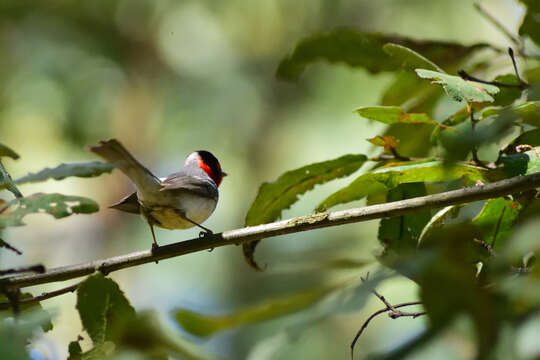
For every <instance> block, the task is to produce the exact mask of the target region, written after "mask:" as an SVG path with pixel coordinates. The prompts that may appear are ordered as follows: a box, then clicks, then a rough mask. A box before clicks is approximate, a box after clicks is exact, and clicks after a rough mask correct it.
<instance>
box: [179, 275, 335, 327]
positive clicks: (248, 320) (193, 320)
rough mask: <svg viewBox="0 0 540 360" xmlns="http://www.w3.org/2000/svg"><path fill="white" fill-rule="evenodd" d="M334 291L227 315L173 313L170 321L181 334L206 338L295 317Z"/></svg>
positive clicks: (281, 299)
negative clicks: (236, 329)
mask: <svg viewBox="0 0 540 360" xmlns="http://www.w3.org/2000/svg"><path fill="white" fill-rule="evenodd" d="M336 288H337V286H336V285H329V286H328V285H327V286H323V287H321V288H317V289H312V290H308V291H302V292H298V293H295V294H290V295H285V296H281V297H277V298H273V299H269V300H265V301H263V302H261V303H259V304H255V305H252V306H249V307H246V308H244V309H241V310H239V311H237V312H234V313H232V314H228V315H206V314H201V313H198V312H193V311H191V310H188V309H177V310H175V311H174V317H175V319H176V321H177V322H178V324H180V325H181V326H182V327H183V328H184V330H186V331H188V332H189V333H191V334H194V335H197V336H209V335H212V334H213V333H215V332H217V331H222V330H225V329H228V328H231V327H237V326H242V325H248V324H253V323H257V322H261V321H265V320H269V319H273V318H276V317H279V316H284V315H288V314H291V313H295V312H297V311H300V310H302V309H304V308H307V307H309V306H311V305H313V304H314V303H315V302H317V301H318V300H320V299H321V298H322V297H324V296H326V295H328V294H329V293H330V292H332V291H333V290H335V289H336Z"/></svg>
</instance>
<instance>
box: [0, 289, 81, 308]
mask: <svg viewBox="0 0 540 360" xmlns="http://www.w3.org/2000/svg"><path fill="white" fill-rule="evenodd" d="M79 284H80V283H77V284H74V285H71V286H68V287H65V288H62V289H58V290H54V291H49V292H44V293H42V294H41V295H38V296H34V297H31V298H27V299H22V300H19V302H18V303H19V305H27V304H33V303H36V302H40V301H42V300H47V299H50V298H53V297H56V296H60V295H63V294H67V293H68V292H74V291H75V290H77V287H79ZM11 307H12V304H11V303H10V302H4V303H0V310H6V309H9V308H11Z"/></svg>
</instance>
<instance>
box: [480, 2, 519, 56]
mask: <svg viewBox="0 0 540 360" xmlns="http://www.w3.org/2000/svg"><path fill="white" fill-rule="evenodd" d="M474 7H475V8H476V10H478V12H479V13H480V14H481V15H483V16H484V17H485V18H486V19H487V20H488V21H490V22H491V23H492V24H493V25H495V27H496V28H497V29H499V30H500V31H501V32H502V33H503V34H504V35H506V37H507V38H508V39H510V41H512V42H513V43H514V44H516V46H517V47H518V49H521V48H522V47H523V44H522V42H521V40H520V39H519V37H517V36H516V35H514V34H512V33H511V32H510V30H508V29H507V28H506V27H505V26H504V25H503V24H502V23H501V22H500V21H499V20H497V19H496V18H495V17H494V16H493V15H491V14H490V13H488V12H487V11H486V10H485V9H484V8H483V7H482V5H480V4H479V3H474Z"/></svg>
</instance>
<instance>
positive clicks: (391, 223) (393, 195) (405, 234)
mask: <svg viewBox="0 0 540 360" xmlns="http://www.w3.org/2000/svg"><path fill="white" fill-rule="evenodd" d="M425 195H427V192H426V186H425V184H424V183H420V182H417V183H407V184H400V185H398V186H397V187H395V188H393V189H391V190H390V191H389V192H388V195H387V198H386V201H387V202H391V201H399V200H405V199H410V198H414V197H419V196H425ZM430 218H431V212H430V211H429V210H424V211H417V212H415V213H414V214H408V215H403V216H395V217H392V218H386V219H382V220H381V222H380V223H379V234H378V238H379V241H380V242H381V243H382V244H383V246H384V248H385V249H391V250H392V251H394V252H395V253H397V254H401V253H405V252H408V251H412V250H415V249H416V247H417V245H418V240H419V237H420V234H421V232H422V229H423V228H424V227H425V226H426V224H427V223H428V222H429V220H430Z"/></svg>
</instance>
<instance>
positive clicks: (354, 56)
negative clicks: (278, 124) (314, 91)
mask: <svg viewBox="0 0 540 360" xmlns="http://www.w3.org/2000/svg"><path fill="white" fill-rule="evenodd" d="M386 43H394V44H399V45H403V46H406V47H407V48H410V49H412V50H414V51H416V52H418V53H421V54H422V55H423V56H425V57H426V58H428V59H431V60H432V61H433V62H435V63H438V64H441V65H444V64H448V63H449V62H453V61H455V59H456V58H461V57H463V56H464V54H469V53H471V52H472V51H474V50H476V49H480V48H484V47H486V46H487V45H486V44H475V45H472V46H463V45H460V44H457V43H450V42H439V41H417V40H413V39H409V38H405V37H399V36H395V35H391V36H389V35H384V34H377V33H366V32H361V31H358V30H355V29H351V28H339V29H335V30H332V31H329V32H326V33H319V34H315V35H312V36H309V37H307V38H305V39H303V40H301V41H300V42H299V43H298V44H297V45H296V48H295V49H294V51H293V53H292V54H291V55H289V56H287V57H286V58H284V59H283V60H282V61H281V62H280V64H279V67H278V70H277V76H278V77H280V78H282V79H286V80H296V79H298V78H299V76H300V75H301V74H302V72H303V71H304V70H305V68H306V67H307V65H309V64H310V63H312V62H315V61H318V60H326V61H328V62H331V63H344V64H347V65H349V66H352V67H362V68H364V69H366V70H367V71H369V72H371V73H378V72H380V71H396V70H399V69H400V68H401V66H400V65H401V64H400V61H399V60H396V59H394V58H392V57H390V56H388V55H387V54H386V53H385V52H384V51H383V49H382V46H383V45H384V44H386Z"/></svg>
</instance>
